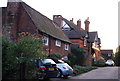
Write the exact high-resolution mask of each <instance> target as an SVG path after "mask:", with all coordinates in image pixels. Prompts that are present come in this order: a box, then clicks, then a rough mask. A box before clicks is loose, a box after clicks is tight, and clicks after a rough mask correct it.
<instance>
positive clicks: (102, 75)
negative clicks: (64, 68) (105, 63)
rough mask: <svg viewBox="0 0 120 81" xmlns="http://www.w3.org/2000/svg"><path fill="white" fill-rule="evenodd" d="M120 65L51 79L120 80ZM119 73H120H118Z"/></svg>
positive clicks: (55, 80)
mask: <svg viewBox="0 0 120 81" xmlns="http://www.w3.org/2000/svg"><path fill="white" fill-rule="evenodd" d="M118 70H119V71H120V67H119V69H118V67H100V68H98V69H95V70H92V71H89V72H87V73H83V74H80V75H78V76H74V77H72V76H71V77H69V78H68V79H60V78H54V79H51V80H50V81H120V79H119V80H118V75H119V78H120V72H118ZM118 73H119V74H118Z"/></svg>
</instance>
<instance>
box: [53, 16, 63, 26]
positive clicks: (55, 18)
mask: <svg viewBox="0 0 120 81" xmlns="http://www.w3.org/2000/svg"><path fill="white" fill-rule="evenodd" d="M53 21H54V22H55V23H56V24H58V26H59V27H62V16H61V15H53Z"/></svg>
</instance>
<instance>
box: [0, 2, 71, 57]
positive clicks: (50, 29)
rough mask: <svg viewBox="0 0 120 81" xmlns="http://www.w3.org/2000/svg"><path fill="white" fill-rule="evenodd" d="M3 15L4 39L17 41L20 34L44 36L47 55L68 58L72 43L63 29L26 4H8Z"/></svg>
mask: <svg viewBox="0 0 120 81" xmlns="http://www.w3.org/2000/svg"><path fill="white" fill-rule="evenodd" d="M15 1H16V0H15ZM2 14H3V15H2V21H3V22H2V28H3V31H2V33H3V38H5V39H7V40H9V41H15V40H16V39H17V38H18V36H17V34H18V33H21V32H29V33H32V34H35V33H36V34H40V35H42V39H43V43H44V45H45V48H44V50H46V53H47V54H52V53H59V54H61V55H63V56H67V55H68V53H69V52H70V44H71V42H70V40H69V39H68V37H67V36H66V35H65V34H64V33H63V32H62V31H61V29H60V28H59V27H57V25H55V24H54V23H53V21H52V20H50V19H49V18H47V17H46V16H44V15H43V14H41V13H40V12H38V11H36V10H35V9H33V8H31V7H30V6H29V5H27V4H26V3H24V2H18V1H17V2H8V4H7V7H4V8H2Z"/></svg>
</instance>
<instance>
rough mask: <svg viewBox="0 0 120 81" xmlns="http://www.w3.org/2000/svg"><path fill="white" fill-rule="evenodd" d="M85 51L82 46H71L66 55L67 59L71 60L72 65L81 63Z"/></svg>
mask: <svg viewBox="0 0 120 81" xmlns="http://www.w3.org/2000/svg"><path fill="white" fill-rule="evenodd" d="M85 56H86V52H85V50H84V48H74V47H71V54H70V55H68V59H69V60H70V61H71V63H72V65H75V64H77V65H82V64H83V61H84V60H85Z"/></svg>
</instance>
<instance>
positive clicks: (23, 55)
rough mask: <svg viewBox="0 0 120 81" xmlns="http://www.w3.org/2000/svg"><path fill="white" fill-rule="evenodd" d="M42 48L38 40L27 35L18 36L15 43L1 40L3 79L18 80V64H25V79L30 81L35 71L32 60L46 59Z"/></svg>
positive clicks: (40, 41)
mask: <svg viewBox="0 0 120 81" xmlns="http://www.w3.org/2000/svg"><path fill="white" fill-rule="evenodd" d="M42 46H43V45H42V40H41V39H40V38H38V37H36V36H35V35H34V36H31V35H30V34H28V33H27V34H26V33H25V34H24V35H22V36H20V38H19V39H18V40H17V41H16V42H15V43H11V42H8V41H6V40H3V41H2V56H3V60H2V62H3V78H12V79H13V78H14V79H19V74H20V73H19V69H20V64H21V63H25V64H24V69H25V75H26V76H25V77H26V78H29V79H30V78H31V76H32V75H33V73H34V70H35V67H34V66H35V63H34V60H35V59H37V58H41V59H44V58H46V57H47V55H45V54H44V52H43V51H42Z"/></svg>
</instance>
